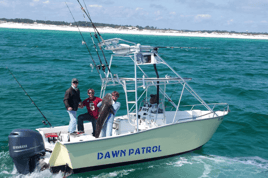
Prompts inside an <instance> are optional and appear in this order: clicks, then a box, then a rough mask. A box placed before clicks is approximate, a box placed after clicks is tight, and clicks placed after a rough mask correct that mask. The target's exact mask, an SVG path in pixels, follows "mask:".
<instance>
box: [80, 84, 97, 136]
mask: <svg viewBox="0 0 268 178" xmlns="http://www.w3.org/2000/svg"><path fill="white" fill-rule="evenodd" d="M87 94H88V96H89V97H88V98H87V99H85V100H84V101H83V106H82V108H83V107H84V106H86V107H87V111H88V112H87V113H85V114H81V115H79V116H78V133H79V134H81V133H84V124H83V122H84V121H85V120H87V121H90V122H91V123H92V128H93V133H92V134H93V136H95V130H96V122H97V119H98V115H99V108H98V107H97V104H98V103H99V102H101V101H102V99H101V98H99V97H96V96H94V94H95V91H94V90H93V89H92V88H90V89H88V90H87Z"/></svg>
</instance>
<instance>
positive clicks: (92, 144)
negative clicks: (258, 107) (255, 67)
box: [9, 38, 229, 174]
mask: <svg viewBox="0 0 268 178" xmlns="http://www.w3.org/2000/svg"><path fill="white" fill-rule="evenodd" d="M99 46H100V47H101V48H102V49H105V50H107V51H109V52H110V54H111V57H110V60H109V62H108V63H109V64H108V63H107V68H108V70H107V69H106V71H105V69H104V70H103V73H102V74H101V73H100V71H99V69H100V68H99V69H98V67H96V70H97V71H98V72H99V76H100V80H101V83H102V86H101V92H100V97H101V98H103V97H104V96H105V95H106V93H107V91H108V90H109V89H110V90H111V89H112V90H118V88H119V87H122V89H123V91H124V94H125V102H126V103H125V104H126V110H125V115H120V116H117V117H115V119H114V123H113V130H112V136H108V137H100V138H95V137H94V136H92V126H91V123H85V124H84V128H85V133H84V134H79V135H70V134H69V133H68V126H58V127H49V128H48V127H46V128H38V129H36V130H37V132H36V131H32V130H28V129H15V130H13V131H12V132H11V133H10V135H9V151H10V156H11V157H12V158H13V161H14V163H15V166H16V168H17V170H18V171H19V172H20V173H23V174H27V173H29V172H32V171H33V170H34V169H37V168H38V169H40V170H43V169H46V168H50V170H51V171H52V172H59V171H62V172H64V173H66V174H75V173H82V172H88V171H93V170H99V169H106V168H110V167H116V166H123V165H128V164H134V163H140V162H146V161H152V160H157V159H162V158H167V157H170V156H174V155H179V154H183V153H187V152H189V151H193V150H196V149H199V148H201V147H202V146H203V145H204V144H206V143H207V142H208V141H209V140H210V139H211V137H212V136H213V134H214V133H215V132H216V130H217V128H218V127H219V125H220V124H221V122H222V121H223V118H224V116H226V115H227V114H228V113H229V105H228V104H227V103H212V104H208V103H206V102H205V101H204V100H203V99H202V98H201V97H200V96H199V95H198V94H197V93H196V92H195V91H194V90H193V89H192V88H191V87H190V85H189V84H188V82H189V81H191V78H183V77H181V76H180V75H179V74H178V73H177V72H176V71H175V70H174V69H173V68H172V67H171V66H170V65H169V64H168V63H167V62H166V61H165V60H164V59H163V58H162V57H161V56H160V55H159V53H158V51H159V49H161V48H163V47H160V46H149V45H141V44H139V43H135V42H130V41H127V40H123V39H120V38H113V39H107V40H102V41H101V42H100V43H99ZM122 62H123V63H127V64H129V65H130V64H131V65H133V71H131V72H128V73H124V74H121V75H118V74H115V73H116V72H113V73H112V71H113V68H112V64H113V63H115V64H119V63H122ZM159 69H160V70H159ZM151 71H153V72H151ZM148 73H149V74H150V76H149V74H148ZM152 73H153V74H154V75H152ZM168 88H173V90H174V92H175V93H177V96H178V97H177V98H174V97H171V96H170V92H169V91H170V90H169V89H168ZM185 93H188V95H187V94H185ZM185 95H186V97H185ZM189 95H191V96H192V97H193V98H194V99H195V101H197V102H196V103H197V104H188V100H187V99H188V97H189ZM121 96H122V95H121ZM182 100H183V101H187V102H186V103H187V105H182V104H181V103H182ZM189 101H193V100H189Z"/></svg>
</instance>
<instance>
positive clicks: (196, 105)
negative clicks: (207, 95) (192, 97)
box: [166, 103, 229, 112]
mask: <svg viewBox="0 0 268 178" xmlns="http://www.w3.org/2000/svg"><path fill="white" fill-rule="evenodd" d="M207 105H209V106H211V109H212V111H214V112H216V111H229V105H228V104H227V103H207ZM200 106H201V107H202V106H204V105H202V104H194V105H180V108H181V107H184V108H186V107H188V108H191V109H189V110H188V111H193V110H194V109H196V108H197V107H200ZM219 106H223V107H222V108H221V109H219V110H215V108H217V107H219ZM169 108H170V111H172V110H173V109H175V107H173V106H166V110H169Z"/></svg>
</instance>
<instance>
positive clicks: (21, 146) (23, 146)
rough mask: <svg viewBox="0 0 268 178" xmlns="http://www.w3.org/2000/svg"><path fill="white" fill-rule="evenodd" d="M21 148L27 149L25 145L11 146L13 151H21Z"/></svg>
mask: <svg viewBox="0 0 268 178" xmlns="http://www.w3.org/2000/svg"><path fill="white" fill-rule="evenodd" d="M21 148H27V145H19V146H13V149H14V150H15V149H21Z"/></svg>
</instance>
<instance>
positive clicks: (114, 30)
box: [0, 22, 268, 40]
mask: <svg viewBox="0 0 268 178" xmlns="http://www.w3.org/2000/svg"><path fill="white" fill-rule="evenodd" d="M0 28H15V29H34V30H58V31H78V29H77V27H72V26H67V25H48V24H42V23H35V24H27V23H14V22H0ZM97 28H98V31H99V32H100V33H115V34H133V35H156V36H185V37H209V38H239V39H260V40H268V35H264V34H262V35H260V34H256V35H255V34H251V33H248V34H239V33H218V32H211V33H208V32H183V31H176V30H138V29H137V28H135V27H132V28H129V29H126V28H112V27H97ZM79 29H80V31H81V32H94V30H93V28H91V27H79Z"/></svg>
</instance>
